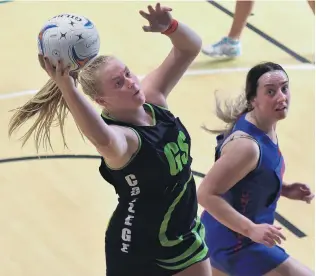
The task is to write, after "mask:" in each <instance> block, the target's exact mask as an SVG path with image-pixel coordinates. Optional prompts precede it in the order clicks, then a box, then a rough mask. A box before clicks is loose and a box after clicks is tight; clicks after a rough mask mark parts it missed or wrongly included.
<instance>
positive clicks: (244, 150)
mask: <svg viewBox="0 0 316 276" xmlns="http://www.w3.org/2000/svg"><path fill="white" fill-rule="evenodd" d="M259 155H260V151H259V147H258V145H257V143H256V142H254V141H253V140H251V139H248V138H239V139H235V140H233V141H230V142H228V143H227V144H226V145H225V146H224V148H223V149H222V153H221V156H220V158H219V159H218V160H217V161H216V162H215V164H214V165H213V167H212V168H211V169H210V171H209V172H208V174H207V175H206V176H205V178H204V179H203V181H202V183H201V185H200V187H199V189H198V201H199V203H200V205H202V206H203V207H204V208H205V209H206V211H207V212H209V213H210V214H211V215H212V216H214V217H215V219H216V220H217V221H219V222H220V223H221V224H223V225H225V226H226V227H228V228H230V229H231V230H233V231H235V232H237V233H240V234H242V235H243V236H245V237H248V238H250V239H251V240H253V241H254V242H257V243H262V244H264V245H266V246H274V245H275V244H276V242H277V243H279V244H280V243H281V239H283V240H285V237H284V236H283V234H282V233H281V232H280V229H281V228H280V227H277V226H274V225H270V224H266V223H263V224H256V223H254V222H252V221H251V220H250V219H248V218H247V217H245V216H244V215H242V214H241V213H239V212H238V211H236V210H235V209H234V208H233V207H232V206H231V205H230V204H229V203H227V202H226V201H225V200H224V199H223V198H222V197H221V196H220V195H222V194H224V193H225V192H226V191H228V190H229V189H230V188H232V187H233V186H234V185H235V184H236V183H237V182H238V181H240V180H241V179H242V178H244V177H245V176H246V175H247V174H249V173H250V172H251V171H253V170H254V169H255V168H256V166H257V164H258V160H259ZM254 185H255V184H254Z"/></svg>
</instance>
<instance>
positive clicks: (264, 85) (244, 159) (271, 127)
mask: <svg viewBox="0 0 316 276" xmlns="http://www.w3.org/2000/svg"><path fill="white" fill-rule="evenodd" d="M251 104H252V107H253V110H252V111H251V112H249V113H248V114H247V115H246V120H248V121H250V122H251V123H253V124H254V125H256V126H257V127H258V128H260V129H262V130H263V131H264V132H265V133H266V134H267V135H268V136H269V137H270V139H271V140H272V141H273V142H274V143H277V135H276V130H275V129H276V123H277V122H278V121H279V120H282V119H284V118H285V117H286V115H287V111H288V107H289V104H290V91H289V88H288V79H287V76H286V74H285V73H284V72H282V71H273V72H268V73H265V74H263V75H262V76H261V77H260V78H259V80H258V88H257V95H256V96H255V98H254V99H253V100H252V101H251ZM241 135H247V134H246V133H243V132H241V131H236V132H234V133H232V134H231V136H236V137H238V136H239V138H238V139H233V140H231V139H230V138H231V136H230V137H228V138H227V139H226V142H224V145H223V147H222V151H221V157H220V158H219V159H218V160H217V161H216V162H215V164H214V165H213V167H212V168H211V169H210V171H209V172H208V174H207V175H206V176H205V178H204V179H203V181H202V183H201V185H200V187H199V189H198V199H199V203H200V204H201V205H202V206H203V207H204V208H205V209H206V210H207V211H208V212H209V213H210V214H212V215H213V216H214V217H215V218H216V219H217V220H218V221H219V222H221V223H222V224H223V225H225V226H227V227H228V228H230V229H232V230H233V231H235V232H237V233H240V234H242V235H244V236H246V237H249V238H250V239H251V240H253V241H254V242H257V243H262V244H264V245H266V246H268V247H272V246H274V245H276V244H281V241H282V240H285V236H284V235H283V234H282V232H281V227H278V226H274V225H270V224H255V223H254V222H252V221H251V220H249V219H248V218H246V217H245V216H243V215H242V214H241V213H239V212H237V211H236V210H235V209H234V208H233V207H232V206H231V205H229V204H228V203H227V202H226V201H225V200H224V199H222V198H221V197H220V196H219V195H221V194H223V193H225V192H227V191H228V190H229V189H231V188H232V187H233V186H234V185H235V184H236V183H238V182H239V181H240V180H241V179H242V178H244V177H245V176H246V175H247V174H248V173H250V172H251V171H252V170H254V169H255V168H256V166H257V163H258V160H259V155H260V151H259V147H258V145H257V143H256V142H255V141H253V140H252V139H248V138H242V137H240V136H241ZM227 141H229V142H227ZM284 187H285V188H284V191H282V194H283V196H289V198H292V199H301V200H304V201H306V202H310V201H311V200H312V198H313V197H314V195H313V194H312V192H311V191H310V189H309V188H308V186H307V185H305V186H304V187H302V186H300V185H294V184H293V185H285V186H284ZM306 190H307V191H306ZM294 262H295V265H297V262H296V261H294V260H293V259H292V258H289V259H288V260H287V261H285V262H284V263H283V264H281V265H280V266H279V267H278V268H276V269H275V270H273V271H271V272H269V273H268V274H267V275H268V276H274V275H284V276H291V275H297V276H305V275H306V276H307V275H312V274H310V272H309V270H308V269H307V268H306V267H303V266H302V265H299V266H298V267H297V268H296V269H295V270H293V271H296V274H293V272H290V269H289V268H290V267H291V268H293V265H294ZM277 273H279V274H277ZM213 275H215V276H221V275H225V274H223V273H222V272H219V271H218V270H216V269H214V270H213Z"/></svg>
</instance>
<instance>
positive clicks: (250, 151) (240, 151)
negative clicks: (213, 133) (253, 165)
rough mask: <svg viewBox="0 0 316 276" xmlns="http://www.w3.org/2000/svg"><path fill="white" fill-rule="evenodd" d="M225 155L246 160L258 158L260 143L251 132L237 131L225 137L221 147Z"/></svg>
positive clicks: (222, 153)
mask: <svg viewBox="0 0 316 276" xmlns="http://www.w3.org/2000/svg"><path fill="white" fill-rule="evenodd" d="M224 155H226V156H229V157H230V158H233V159H237V160H239V161H242V160H243V161H245V162H246V161H251V160H258V158H259V156H260V147H259V143H258V141H257V140H256V139H255V138H254V137H252V136H250V135H249V134H247V133H245V132H242V131H236V132H234V133H232V134H231V135H230V136H228V137H227V138H226V139H225V141H224V143H223V145H222V148H221V156H224Z"/></svg>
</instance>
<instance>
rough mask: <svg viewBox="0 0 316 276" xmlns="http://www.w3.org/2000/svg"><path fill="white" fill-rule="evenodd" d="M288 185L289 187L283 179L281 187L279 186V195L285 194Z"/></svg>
mask: <svg viewBox="0 0 316 276" xmlns="http://www.w3.org/2000/svg"><path fill="white" fill-rule="evenodd" d="M288 187H289V184H288V183H286V182H285V181H283V183H282V187H281V196H284V197H286V196H287V191H288Z"/></svg>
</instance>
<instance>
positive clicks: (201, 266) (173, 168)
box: [10, 3, 211, 276]
mask: <svg viewBox="0 0 316 276" xmlns="http://www.w3.org/2000/svg"><path fill="white" fill-rule="evenodd" d="M170 11H171V9H169V8H164V7H161V6H160V4H159V3H158V4H156V6H155V8H153V7H152V6H148V13H147V12H144V11H140V14H141V15H142V16H143V17H144V18H145V19H147V20H148V22H149V26H144V27H143V29H144V31H146V32H157V33H163V34H164V35H166V37H169V39H170V40H171V42H172V44H173V48H172V50H171V52H170V53H169V55H168V56H167V58H166V59H165V60H164V61H163V63H162V64H161V65H160V66H159V67H158V68H157V69H156V70H154V71H153V72H151V73H150V74H148V75H147V76H146V77H145V78H144V79H143V81H142V83H140V82H139V80H138V79H137V77H136V76H135V75H134V74H133V73H132V72H131V71H130V69H129V68H128V67H127V66H126V65H125V64H124V63H122V62H121V61H120V60H119V59H117V58H115V57H112V56H99V57H97V58H95V59H94V60H93V61H91V62H90V63H89V64H87V65H86V66H85V67H84V68H83V69H82V70H81V71H80V72H79V74H78V77H76V76H74V77H75V80H74V79H73V78H72V77H71V76H70V75H69V69H68V67H66V64H63V62H62V61H61V62H59V63H58V65H57V68H56V70H54V69H53V67H52V65H51V63H50V61H49V60H47V58H44V59H43V57H40V61H41V64H42V66H43V67H44V68H45V70H46V71H47V73H48V74H49V76H50V77H51V80H50V81H49V82H48V83H47V85H46V86H45V87H43V88H42V89H41V90H40V91H39V92H38V93H37V95H35V96H34V98H32V99H31V100H30V101H29V102H28V103H26V104H25V105H24V106H22V107H21V108H20V109H19V110H18V111H17V113H16V114H15V115H14V116H13V119H12V121H11V125H10V133H12V132H13V131H14V130H16V129H17V127H19V126H20V125H22V124H24V123H25V122H26V121H27V120H28V119H29V118H31V117H33V116H35V115H39V117H38V119H37V120H36V121H35V123H34V125H33V126H31V128H30V129H29V131H28V133H27V135H26V136H25V140H24V142H25V141H26V140H27V139H28V138H29V137H30V135H32V133H34V134H35V140H36V144H37V147H39V146H40V143H41V141H42V139H43V140H44V141H47V142H49V141H50V136H49V128H50V127H51V124H52V122H53V120H52V119H53V117H54V116H55V115H56V114H57V115H58V116H57V118H58V120H59V124H60V127H61V129H63V122H64V119H65V116H66V115H65V114H66V110H67V108H69V110H70V112H71V114H72V116H73V117H74V119H75V121H76V123H77V125H78V126H79V128H80V130H81V131H82V133H83V134H84V135H85V136H86V137H87V138H88V139H89V140H90V142H91V143H92V144H93V145H94V146H95V147H96V149H97V150H98V151H99V152H100V154H101V156H102V161H101V165H100V168H99V171H100V173H101V175H102V176H103V177H104V179H105V180H106V181H108V182H109V183H111V184H112V185H113V186H114V188H115V191H116V193H117V194H118V205H117V208H116V209H115V211H114V213H113V215H112V217H111V220H110V222H109V226H108V229H107V231H106V238H105V247H106V266H107V275H108V276H128V275H137V276H142V275H144V276H149V275H150V276H164V275H166V276H167V275H179V276H186V275H188V276H210V275H211V268H210V262H209V260H208V249H207V247H206V245H205V244H204V233H205V232H204V227H203V225H202V224H201V222H200V219H199V217H198V216H197V197H196V187H195V182H194V179H193V176H192V172H191V162H192V158H191V156H190V148H191V142H190V136H189V133H188V131H187V130H186V128H185V127H184V125H183V124H182V123H181V121H180V120H179V118H177V117H175V116H174V115H173V114H172V113H171V111H169V110H168V107H167V103H166V99H167V97H168V94H169V93H170V92H171V90H172V89H173V87H174V86H175V85H176V83H177V82H178V81H179V79H180V78H181V77H182V75H183V74H184V72H185V71H186V69H187V68H188V66H189V65H190V64H191V63H192V61H193V60H194V59H195V57H196V56H197V55H198V53H199V51H200V47H201V39H200V37H199V36H198V35H197V34H196V33H195V32H194V31H192V30H191V29H190V28H188V27H187V26H185V25H184V24H182V23H179V22H178V21H176V20H175V19H173V18H172V17H171V14H170ZM77 81H78V82H79V83H80V84H81V86H82V89H83V91H84V93H85V94H87V95H88V96H90V98H91V99H92V100H93V101H95V102H96V103H98V104H99V105H100V106H102V107H103V112H102V116H100V115H99V114H98V113H97V112H96V111H95V110H94V108H93V107H92V106H91V105H90V103H89V102H88V101H87V100H86V98H85V97H84V96H83V95H82V94H81V93H80V92H79V90H78V89H77V87H76V83H77ZM87 184H88V183H87ZM88 185H91V183H90V184H88Z"/></svg>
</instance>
